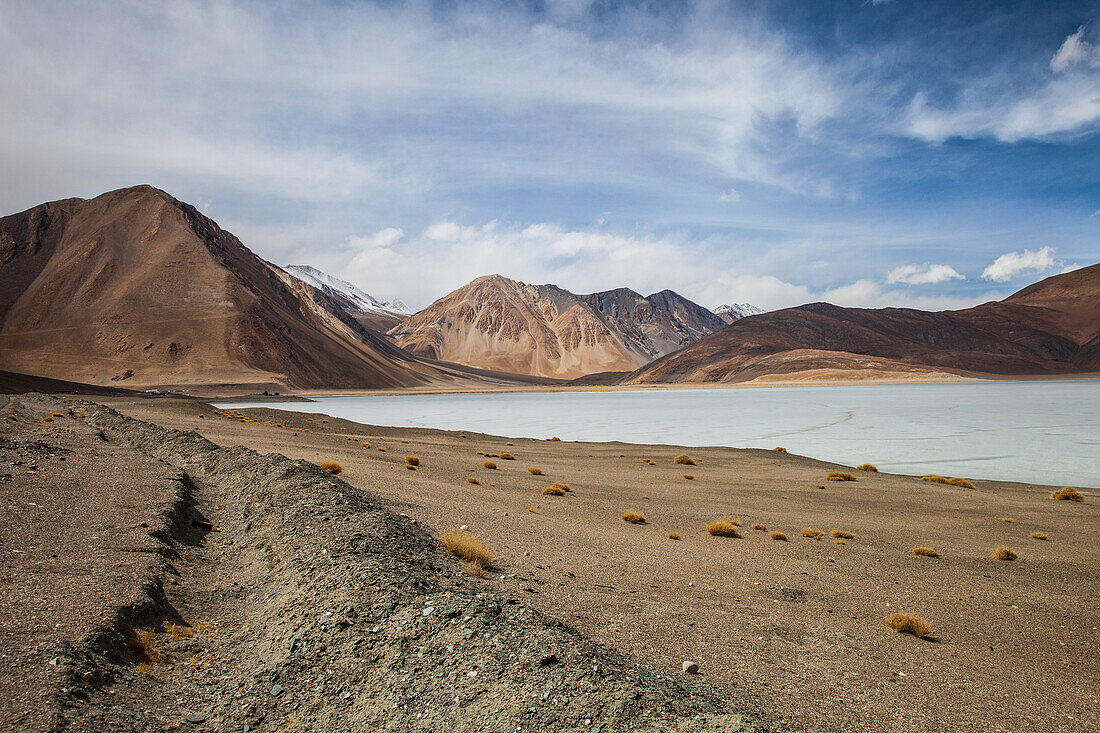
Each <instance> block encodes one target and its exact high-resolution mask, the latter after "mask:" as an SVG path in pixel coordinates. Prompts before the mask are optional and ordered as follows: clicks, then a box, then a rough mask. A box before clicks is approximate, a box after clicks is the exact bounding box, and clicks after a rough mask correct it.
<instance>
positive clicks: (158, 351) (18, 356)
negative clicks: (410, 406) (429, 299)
mask: <svg viewBox="0 0 1100 733" xmlns="http://www.w3.org/2000/svg"><path fill="white" fill-rule="evenodd" d="M0 369H3V370H8V371H11V372H18V373H22V374H33V375H38V376H44V377H52V378H55V379H65V380H73V381H80V382H87V383H92V384H108V385H111V384H114V385H118V386H125V387H131V388H134V387H146V386H152V385H196V384H223V383H226V384H253V385H264V384H272V385H278V384H281V385H286V386H290V387H296V388H321V387H339V388H373V387H409V386H415V385H421V384H426V383H429V382H433V381H436V380H449V379H450V378H451V377H452V376H453V375H452V374H450V373H449V372H448V371H447V370H446V368H441V367H439V366H437V365H431V364H426V363H424V362H423V360H420V359H417V358H416V357H413V356H412V355H410V354H408V353H407V352H404V351H402V350H401V349H399V348H397V347H396V346H394V345H393V344H392V343H390V342H389V341H388V340H387V339H385V338H383V337H381V336H379V335H377V334H374V333H372V332H370V331H368V330H367V329H365V328H363V327H362V326H361V325H360V324H359V323H358V322H356V321H355V319H353V318H352V317H350V316H349V315H348V314H347V313H346V312H344V311H343V310H342V309H341V308H340V307H339V305H338V304H337V303H336V302H335V301H334V300H332V299H331V298H330V297H328V296H326V295H325V294H324V293H322V292H321V291H319V290H317V289H315V288H312V287H310V286H309V285H306V284H304V283H302V282H301V281H299V280H297V279H295V278H292V277H290V276H289V275H287V274H286V273H284V272H282V271H281V270H278V269H277V268H273V267H272V266H269V265H268V263H266V262H264V261H263V260H261V259H260V258H259V257H257V256H256V255H254V254H253V253H252V252H251V251H249V250H248V249H247V248H246V247H245V246H244V245H243V244H241V242H240V241H239V240H238V239H237V238H236V237H234V236H233V235H232V234H230V233H229V232H226V231H224V230H222V229H221V228H220V227H219V226H218V225H217V224H216V223H214V222H213V221H212V220H210V219H208V218H207V217H205V216H203V215H202V214H200V213H199V212H198V210H196V209H195V208H194V207H193V206H190V205H188V204H185V203H183V202H181V201H177V200H176V199H174V198H173V197H171V196H169V195H168V194H166V193H165V192H163V191H160V190H158V189H155V188H152V187H150V186H137V187H134V188H126V189H121V190H119V191H112V192H110V193H106V194H103V195H102V196H98V197H96V198H94V199H90V200H84V199H66V200H63V201H54V202H52V203H47V204H42V205H41V206H36V207H34V208H32V209H29V210H27V211H24V212H22V213H20V214H14V215H12V216H7V217H3V218H2V219H0Z"/></svg>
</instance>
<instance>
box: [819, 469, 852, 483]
mask: <svg viewBox="0 0 1100 733" xmlns="http://www.w3.org/2000/svg"><path fill="white" fill-rule="evenodd" d="M825 478H826V479H827V480H829V481H855V480H856V478H855V476H853V475H852V474H850V473H844V472H842V471H833V472H832V473H830V474H829V475H828V476H826V477H825Z"/></svg>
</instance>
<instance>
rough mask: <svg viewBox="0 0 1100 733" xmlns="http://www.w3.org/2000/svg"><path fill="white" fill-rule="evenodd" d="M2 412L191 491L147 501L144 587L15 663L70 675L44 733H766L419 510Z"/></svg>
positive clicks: (191, 445) (178, 442)
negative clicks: (491, 571) (474, 557)
mask: <svg viewBox="0 0 1100 733" xmlns="http://www.w3.org/2000/svg"><path fill="white" fill-rule="evenodd" d="M17 399H19V398H17ZM56 412H60V413H62V414H63V415H64V417H63V418H62V417H56V418H54V420H53V421H52V422H50V423H43V422H41V419H42V417H43V416H44V415H52V414H53V413H56ZM11 422H12V423H13V426H11V427H12V428H13V429H12V431H11V432H10V434H9V435H8V437H7V438H6V440H8V441H9V442H11V441H14V442H16V443H17V442H19V441H27V440H31V437H32V436H33V437H34V439H35V440H38V441H42V440H44V438H43V437H42V435H36V434H35V433H39V434H43V435H48V434H49V433H50V432H51V431H55V430H59V429H62V428H59V427H58V426H59V425H65V427H64V429H65V430H69V431H77V432H80V431H85V432H87V433H90V434H91V435H92V436H93V439H94V440H97V441H100V442H102V444H103V446H104V447H105V449H106V448H109V449H110V450H109V451H107V450H104V451H103V455H101V456H100V460H99V465H98V471H97V472H91V473H88V474H87V475H86V480H87V481H88V482H92V483H94V482H96V481H98V480H100V478H101V477H102V476H111V475H119V474H121V475H129V476H131V477H132V478H133V480H134V481H135V482H136V483H139V484H140V483H142V481H143V478H144V474H143V470H145V471H147V470H151V469H150V468H149V465H150V464H155V465H157V466H160V467H162V468H163V470H164V471H165V472H166V473H168V472H172V471H175V472H176V473H177V474H178V479H179V480H178V484H177V485H178V486H181V487H184V489H183V490H182V493H179V494H178V498H179V500H178V501H176V502H175V503H171V504H169V506H171V507H173V509H172V510H171V511H168V512H162V513H161V514H160V515H159V517H158V514H157V511H156V510H155V509H154V508H153V507H142V508H143V509H148V511H147V515H148V516H147V523H148V524H150V526H149V527H148V528H141V533H142V535H143V536H145V537H146V538H149V543H150V544H152V545H155V548H153V551H152V552H150V554H149V555H147V556H150V557H153V558H156V559H155V560H152V561H150V562H148V563H147V564H146V565H145V566H143V567H142V568H140V569H138V570H135V574H134V577H133V578H132V581H133V585H134V587H135V588H136V589H138V596H139V597H137V598H131V599H130V600H129V601H127V604H126V605H125V606H124V607H120V608H118V609H117V610H116V612H115V613H114V614H108V615H107V616H105V618H106V621H105V622H104V624H103V625H102V626H101V627H99V628H96V629H90V630H89V631H88V633H87V635H86V636H85V637H84V638H83V639H82V640H81V641H80V642H79V643H74V644H71V645H70V646H69V647H68V651H67V652H66V654H63V655H61V656H60V657H58V655H56V654H55V653H54V652H52V651H51V654H52V655H53V656H52V657H51V659H45V658H43V659H37V658H36V657H35V654H34V653H30V652H29V653H28V655H27V656H26V657H25V658H24V662H25V664H28V665H33V664H51V665H53V668H57V669H60V670H64V671H65V674H64V675H63V676H59V677H58V681H56V684H57V685H60V687H59V688H58V689H57V691H56V692H57V695H56V697H55V698H53V699H54V700H55V704H56V717H55V718H54V720H53V722H52V724H51V725H50V726H49V727H48V728H46V729H55V730H74V731H84V730H96V731H100V730H123V731H129V730H134V731H138V730H154V729H155V730H275V729H279V730H326V731H341V730H363V729H372V730H374V729H379V730H432V731H505V730H508V731H516V730H540V731H542V730H570V731H574V730H586V731H597V730H599V731H635V730H648V731H666V730H677V731H695V730H699V731H702V730H710V731H741V730H763V729H764V728H763V726H762V725H760V724H759V723H753V722H749V721H746V720H744V719H743V718H742V716H741V715H739V714H737V713H736V712H735V711H730V710H727V709H726V706H725V704H724V703H723V701H722V699H721V697H720V695H719V694H718V693H717V692H716V690H715V689H714V688H712V687H710V686H709V685H708V683H707V682H706V680H705V679H704V678H697V677H686V676H685V677H681V676H678V675H676V676H672V675H666V674H663V673H659V672H655V671H653V670H651V669H649V668H647V667H646V666H645V665H644V664H642V663H639V662H638V661H636V660H634V659H631V658H628V657H626V656H624V655H622V654H619V653H617V652H615V651H614V650H611V649H608V648H605V647H602V646H600V645H598V644H596V643H594V642H592V641H590V640H588V639H586V638H584V637H581V636H580V635H579V634H578V633H576V632H575V631H574V630H572V629H571V628H569V627H567V626H565V625H563V624H561V623H558V622H556V621H555V620H553V619H550V618H547V617H545V616H543V615H541V614H540V613H538V612H537V611H535V610H533V609H531V608H529V607H527V606H525V605H523V604H520V603H517V602H515V601H512V600H506V599H505V598H503V597H502V596H501V595H500V594H498V593H497V592H496V591H495V590H494V589H493V587H492V582H493V581H489V580H479V579H475V578H472V577H469V576H466V575H464V574H463V573H461V572H460V570H459V563H458V562H457V561H455V560H454V559H453V558H451V557H450V556H448V555H446V554H444V552H443V551H442V548H441V546H440V543H439V541H438V540H437V539H436V538H435V537H433V536H432V535H430V534H429V533H428V532H426V531H425V530H424V529H423V528H422V527H421V526H420V525H418V524H417V523H416V522H415V521H413V520H411V519H410V518H408V517H406V516H404V515H402V514H400V513H398V512H396V511H394V508H392V507H391V506H389V505H387V504H385V503H384V502H382V501H381V500H379V499H377V498H375V497H373V496H371V495H370V494H368V493H365V492H363V491H360V490H358V489H355V488H354V487H352V486H350V485H348V484H346V483H345V482H343V481H341V480H340V479H339V478H338V477H335V476H331V475H329V474H327V473H325V472H323V471H322V470H321V469H319V468H318V467H317V466H315V465H313V464H311V463H307V462H305V461H300V460H299V461H295V460H290V459H288V458H286V457H284V456H282V455H280V454H276V453H272V454H268V455H260V454H258V453H256V452H253V451H251V450H247V449H245V448H240V447H237V448H223V447H221V446H218V445H216V444H215V443H212V442H210V441H209V440H206V439H205V438H203V437H202V436H201V435H199V434H198V433H196V432H183V431H178V430H168V429H164V428H161V427H158V426H155V425H152V424H149V423H144V422H141V421H137V420H134V419H131V418H128V417H124V416H122V415H120V414H119V413H117V412H115V411H113V410H111V409H109V408H106V407H103V406H101V405H98V404H96V403H91V402H82V401H76V400H57V399H55V398H48V397H42V396H34V397H30V398H25V399H23V400H22V402H21V403H20V410H19V414H18V416H17V419H16V420H13V421H11ZM36 422H37V423H39V425H34V423H36ZM19 426H25V427H23V428H22V429H21V430H20V429H18V428H19ZM47 439H48V438H47ZM39 468H40V469H43V468H44V467H43V466H39ZM17 480H18V478H14V477H13V479H12V481H17ZM70 488H72V489H79V486H78V485H74V486H73V487H70ZM66 490H68V489H66ZM131 508H133V507H131ZM84 511H86V512H87V513H88V516H89V517H94V516H95V514H96V513H97V512H98V511H101V508H100V507H96V506H87V507H84ZM124 519H125V521H126V522H131V523H132V522H133V521H134V520H135V519H136V516H134V515H133V514H127V515H126V516H125V517H124ZM138 526H139V527H140V525H138ZM134 529H135V528H134V527H129V526H127V527H124V528H119V530H118V531H126V532H130V531H133V530H134ZM146 552H149V548H147V549H146ZM105 558H107V559H109V556H105ZM139 571H140V572H139ZM119 582H121V581H119ZM68 600H69V599H68V598H67V597H65V596H64V594H59V596H58V597H56V598H54V599H53V601H54V602H55V603H56V604H58V605H59V606H64V605H65V604H66V603H67V602H68ZM11 694H12V691H10V690H0V695H2V696H5V697H6V696H8V695H11Z"/></svg>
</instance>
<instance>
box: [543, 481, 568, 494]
mask: <svg viewBox="0 0 1100 733" xmlns="http://www.w3.org/2000/svg"><path fill="white" fill-rule="evenodd" d="M542 493H543V494H544V495H545V496H565V489H563V488H561V487H560V486H558V485H557V484H554V485H552V486H547V487H546V488H545V489H543V490H542Z"/></svg>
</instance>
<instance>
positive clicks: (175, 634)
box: [164, 621, 194, 639]
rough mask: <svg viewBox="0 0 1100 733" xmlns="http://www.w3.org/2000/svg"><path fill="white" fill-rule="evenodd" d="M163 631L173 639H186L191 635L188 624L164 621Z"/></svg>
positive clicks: (191, 631)
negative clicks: (182, 624) (181, 624)
mask: <svg viewBox="0 0 1100 733" xmlns="http://www.w3.org/2000/svg"><path fill="white" fill-rule="evenodd" d="M164 633H166V634H168V635H169V636H171V637H172V638H173V639H186V638H187V637H189V636H191V634H192V633H194V632H193V630H192V629H191V627H190V626H178V625H177V624H173V623H169V622H168V621H165V622H164Z"/></svg>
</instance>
